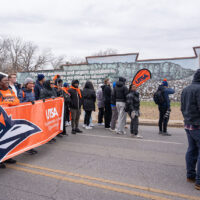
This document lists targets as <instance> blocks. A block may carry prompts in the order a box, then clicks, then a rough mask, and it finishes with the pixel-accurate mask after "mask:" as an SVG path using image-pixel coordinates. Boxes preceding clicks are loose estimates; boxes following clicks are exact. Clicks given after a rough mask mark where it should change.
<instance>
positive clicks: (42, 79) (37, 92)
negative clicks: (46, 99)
mask: <svg viewBox="0 0 200 200" xmlns="http://www.w3.org/2000/svg"><path fill="white" fill-rule="evenodd" d="M44 82H45V76H44V74H38V78H37V81H36V84H35V88H34V93H35V100H39V99H40V93H41V90H42V89H44V86H43V84H44Z"/></svg>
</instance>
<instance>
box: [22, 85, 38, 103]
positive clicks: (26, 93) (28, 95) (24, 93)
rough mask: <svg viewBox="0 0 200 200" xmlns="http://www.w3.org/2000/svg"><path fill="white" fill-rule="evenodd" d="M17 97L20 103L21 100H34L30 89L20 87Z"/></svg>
mask: <svg viewBox="0 0 200 200" xmlns="http://www.w3.org/2000/svg"><path fill="white" fill-rule="evenodd" d="M18 98H19V100H20V103H23V102H32V101H35V94H34V93H33V91H32V90H27V89H26V88H22V89H21V90H20V92H19V95H18Z"/></svg>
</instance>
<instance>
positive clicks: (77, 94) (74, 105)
mask: <svg viewBox="0 0 200 200" xmlns="http://www.w3.org/2000/svg"><path fill="white" fill-rule="evenodd" d="M78 86H79V81H78V80H73V81H72V85H71V87H70V89H69V90H68V92H69V94H70V95H71V96H70V98H71V102H70V111H71V115H72V121H71V125H72V134H76V133H82V131H81V130H80V129H79V119H80V115H81V106H82V92H81V90H80V88H79V87H78Z"/></svg>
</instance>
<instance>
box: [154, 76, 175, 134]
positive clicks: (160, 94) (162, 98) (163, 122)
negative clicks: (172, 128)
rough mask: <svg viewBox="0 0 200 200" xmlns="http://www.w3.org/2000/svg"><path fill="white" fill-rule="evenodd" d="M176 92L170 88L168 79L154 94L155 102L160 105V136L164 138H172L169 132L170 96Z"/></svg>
mask: <svg viewBox="0 0 200 200" xmlns="http://www.w3.org/2000/svg"><path fill="white" fill-rule="evenodd" d="M174 93H175V91H174V89H172V88H168V82H167V80H166V79H164V80H163V81H162V84H161V85H160V86H159V87H158V90H157V92H156V93H155V94H156V95H155V94H154V101H155V103H156V102H157V104H158V110H159V134H161V135H164V136H171V134H170V133H168V132H167V125H168V121H169V117H170V112H171V108H170V99H169V95H170V94H174Z"/></svg>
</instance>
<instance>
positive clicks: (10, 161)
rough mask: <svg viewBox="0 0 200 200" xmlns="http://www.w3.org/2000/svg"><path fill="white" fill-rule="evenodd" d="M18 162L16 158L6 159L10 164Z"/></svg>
mask: <svg viewBox="0 0 200 200" xmlns="http://www.w3.org/2000/svg"><path fill="white" fill-rule="evenodd" d="M16 162H17V161H16V160H14V159H12V158H10V159H8V160H6V161H4V163H8V164H15V163H16Z"/></svg>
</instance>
